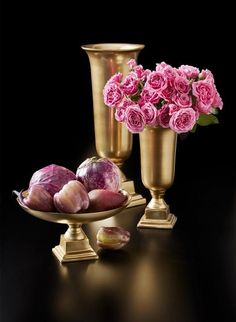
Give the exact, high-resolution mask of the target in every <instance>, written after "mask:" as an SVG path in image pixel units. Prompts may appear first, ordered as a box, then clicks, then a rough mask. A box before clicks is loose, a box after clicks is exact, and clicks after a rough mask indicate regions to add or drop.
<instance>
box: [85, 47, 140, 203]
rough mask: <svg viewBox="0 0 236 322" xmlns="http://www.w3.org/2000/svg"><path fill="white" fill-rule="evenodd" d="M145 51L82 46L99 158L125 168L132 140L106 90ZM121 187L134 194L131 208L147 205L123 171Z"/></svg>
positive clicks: (125, 73)
mask: <svg viewBox="0 0 236 322" xmlns="http://www.w3.org/2000/svg"><path fill="white" fill-rule="evenodd" d="M143 48H144V45H140V44H119V43H107V44H90V45H84V46H82V49H84V50H85V51H86V53H87V54H88V57H89V62H90V69H91V77H92V93H93V113H94V128H95V143H96V151H97V153H98V155H99V156H100V157H105V158H109V159H111V160H112V161H113V162H115V163H116V164H117V165H118V166H119V168H121V167H122V165H123V163H124V161H125V160H127V159H128V158H129V156H130V154H131V151H132V143H133V137H132V134H131V133H130V132H129V131H128V130H127V128H126V127H125V125H124V124H121V123H120V122H117V121H116V120H115V115H114V114H115V109H112V108H108V107H107V106H106V105H105V104H104V100H103V88H104V86H105V84H106V82H107V81H108V79H109V78H110V77H111V76H112V75H114V74H115V73H117V72H121V73H122V74H123V75H124V76H125V75H127V74H128V72H129V66H128V65H127V62H128V61H129V60H130V59H132V58H133V59H137V57H138V54H139V52H140V51H141V50H142V49H143ZM121 176H122V188H123V189H125V190H127V191H128V192H129V193H130V194H131V195H132V202H131V204H130V206H136V205H141V204H145V203H146V200H145V199H144V198H143V197H142V196H141V195H139V194H137V193H136V192H135V188H134V183H133V181H131V180H127V178H126V176H125V175H124V173H123V172H122V171H121Z"/></svg>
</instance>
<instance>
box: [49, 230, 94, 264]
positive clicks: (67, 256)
mask: <svg viewBox="0 0 236 322" xmlns="http://www.w3.org/2000/svg"><path fill="white" fill-rule="evenodd" d="M52 252H53V254H54V255H55V256H56V257H57V259H58V260H59V261H60V262H61V263H65V262H75V261H83V260H91V259H98V255H97V254H96V252H95V251H94V250H93V249H92V247H91V246H90V244H89V240H88V237H87V236H86V235H85V233H84V232H83V230H82V229H81V227H80V226H79V225H69V229H68V230H67V232H66V233H65V234H64V235H61V238H60V244H59V245H57V246H56V247H54V248H53V249H52Z"/></svg>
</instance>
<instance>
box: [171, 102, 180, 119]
mask: <svg viewBox="0 0 236 322" xmlns="http://www.w3.org/2000/svg"><path fill="white" fill-rule="evenodd" d="M179 110H180V107H179V106H177V105H175V104H169V115H170V116H171V115H172V114H173V113H174V112H177V111H179Z"/></svg>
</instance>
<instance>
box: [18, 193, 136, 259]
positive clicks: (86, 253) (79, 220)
mask: <svg viewBox="0 0 236 322" xmlns="http://www.w3.org/2000/svg"><path fill="white" fill-rule="evenodd" d="M15 193H16V194H18V195H19V193H17V192H15ZM121 193H122V194H124V195H125V196H127V199H126V201H125V202H124V203H123V204H122V206H121V207H119V208H115V209H111V210H106V211H99V212H87V213H76V214H66V213H59V212H43V211H39V210H33V209H31V208H29V207H27V206H26V205H24V204H23V203H22V201H21V200H20V198H19V197H18V198H17V202H18V204H19V205H20V207H21V208H22V209H23V210H24V211H26V212H27V213H29V214H30V215H33V216H34V217H37V218H39V219H42V220H46V221H50V222H54V223H59V224H67V225H68V226H69V228H68V229H67V231H66V233H65V234H64V235H61V238H60V244H59V245H57V246H55V247H54V248H53V249H52V252H53V253H54V255H55V256H56V257H57V259H58V260H59V261H60V262H61V263H64V262H74V261H82V260H90V259H98V255H97V254H96V252H95V251H94V250H93V248H92V247H91V246H90V243H89V239H88V237H87V236H86V234H85V233H84V231H83V229H82V225H83V224H86V223H89V222H92V221H98V220H103V219H106V218H109V217H112V216H114V215H116V214H118V213H120V212H121V211H122V210H124V209H125V208H126V207H127V206H128V205H129V204H130V202H131V199H132V197H131V196H130V195H129V194H128V193H127V192H126V191H125V190H122V191H121Z"/></svg>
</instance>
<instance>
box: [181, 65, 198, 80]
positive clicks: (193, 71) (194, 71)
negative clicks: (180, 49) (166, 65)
mask: <svg viewBox="0 0 236 322" xmlns="http://www.w3.org/2000/svg"><path fill="white" fill-rule="evenodd" d="M179 70H180V71H181V72H183V74H184V75H185V76H186V77H188V78H196V77H197V76H198V74H199V69H198V68H196V67H193V66H189V65H181V66H180V67H179Z"/></svg>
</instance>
